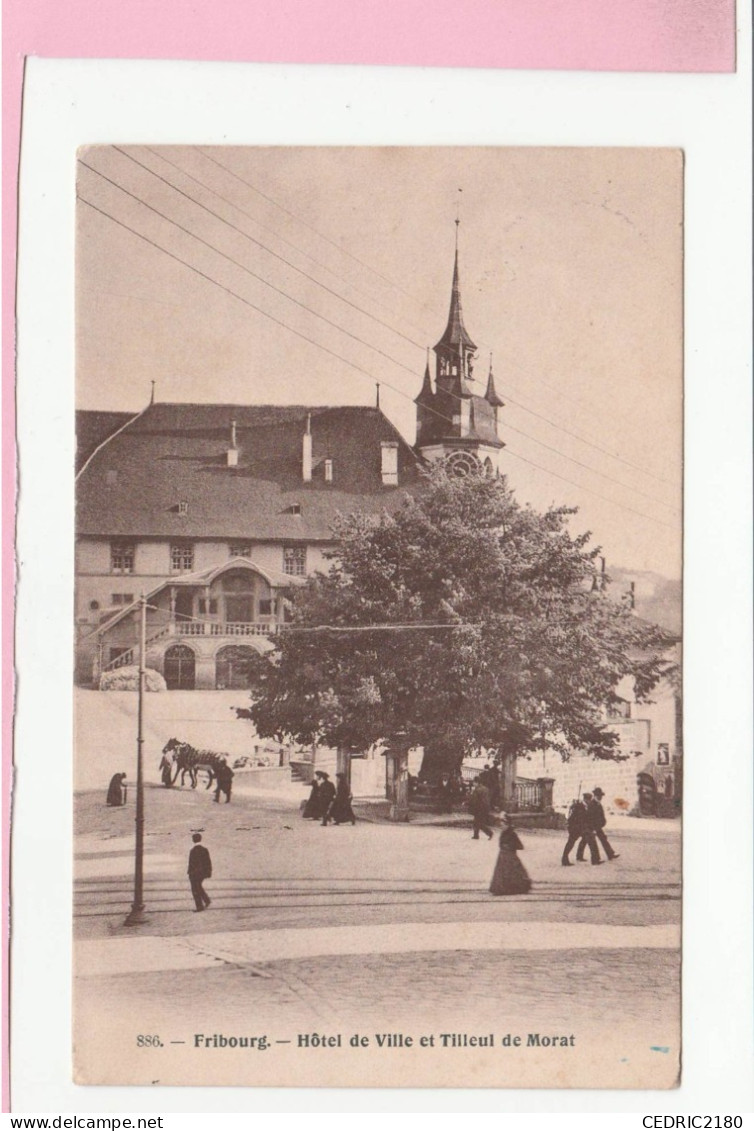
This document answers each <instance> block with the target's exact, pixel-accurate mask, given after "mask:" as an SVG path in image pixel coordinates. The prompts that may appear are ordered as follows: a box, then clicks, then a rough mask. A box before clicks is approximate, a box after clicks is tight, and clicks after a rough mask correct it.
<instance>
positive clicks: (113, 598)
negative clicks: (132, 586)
mask: <svg viewBox="0 0 754 1131" xmlns="http://www.w3.org/2000/svg"><path fill="white" fill-rule="evenodd" d="M133 600H134V595H133V593H111V594H110V604H111V605H132V604H133Z"/></svg>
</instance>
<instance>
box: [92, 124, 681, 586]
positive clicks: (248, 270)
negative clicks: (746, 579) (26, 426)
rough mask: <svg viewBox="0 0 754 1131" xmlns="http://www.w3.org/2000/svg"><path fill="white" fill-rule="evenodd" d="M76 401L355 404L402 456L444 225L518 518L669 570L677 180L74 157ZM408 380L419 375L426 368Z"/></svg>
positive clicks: (212, 154)
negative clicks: (556, 522) (388, 429)
mask: <svg viewBox="0 0 754 1131" xmlns="http://www.w3.org/2000/svg"><path fill="white" fill-rule="evenodd" d="M77 187H78V195H79V205H78V212H77V248H76V255H77V298H76V302H77V358H76V369H77V405H78V407H80V408H87V409H103V410H104V409H107V410H128V411H138V410H139V409H141V408H143V407H144V405H145V404H146V403H147V402H148V400H149V398H150V395H151V390H152V384H151V383H152V382H154V383H155V398H156V399H157V400H159V401H207V402H216V403H229V404H264V403H267V404H273V403H274V404H291V403H296V404H320V405H321V404H374V403H375V396H376V389H375V385H376V383H377V382H379V384H380V404H381V407H382V409H383V411H384V412H385V413H386V415H387V416H389V417H390V419H391V420H392V421H393V422H394V423H395V424H396V426H397V427H398V428H399V429H400V430H401V432H402V433H403V435H404V436H405V437H406V439H407V440H408V441H409V442H410V443H413V442H414V439H415V418H416V417H415V406H414V404H413V398H414V397H415V396H416V394H417V393H418V391H419V388H420V386H421V380H422V374H423V371H424V365H425V361H426V349H427V347H428V346H429V347H431V346H433V345H434V344H435V343H436V342H437V340H438V339H439V338H440V336H441V334H442V332H443V330H444V328H445V323H446V320H447V314H448V304H449V299H450V286H451V275H452V268H453V254H454V241H455V234H456V227H455V223H454V221H455V219H456V218H457V216H460V227H459V255H460V275H461V293H462V302H463V310H464V319H465V323H466V328H467V330H468V331H469V333H470V334H471V336H472V338H473V339H474V341H475V342H476V344H477V346H478V347H479V356H478V359H477V363H476V369H475V376H476V377H478V379H479V381H480V383H481V384H480V385H479V386H477V389H476V391H477V392H480V393H481V392H483V391H484V384H485V383H486V376H487V371H488V368H489V363H490V355H492V360H493V365H494V373H495V381H496V385H497V389H498V392H499V393H500V395H501V396H502V398H503V400H504V401H505V407H504V408H503V409H502V410H501V421H502V428H501V436H502V438H503V440H504V441H505V444H506V448H505V450H504V454H503V468H504V470H505V472H506V473H507V475H508V478H509V481H510V484H511V486H512V487H513V488H514V489H515V490H516V493H517V495H518V497H519V499H520V500H521V501H522V502H524V503H530V504H531V505H533V506H535V507H537V508H540V509H541V508H543V507H546V506H548V505H550V504H553V503H554V504H556V505H569V506H575V507H578V514H577V515H576V516H574V518H572V519H571V529H572V530H573V531H574V532H582V531H584V530H589V531H591V532H592V535H593V544H599V545H600V546H602V548H603V551H604V553H605V556H606V558H607V562H608V570H609V568H610V565H611V563H612V564H613V565H614V566H616V567H622V568H624V569H629V570H635V571H654V572H657V573H660V574H663V575H664V576H666V577H670V578H678V577H680V570H681V516H680V507H681V474H682V364H683V356H682V349H683V329H682V318H683V308H682V278H683V250H682V239H683V165H682V155H681V153H680V151H677V150H671V149H611V148H601V149H596V148H595V149H589V148H585V149H540V148H517V149H505V148H386V149H373V148H358V147H353V148H337V149H336V148H326V147H302V148H295V147H282V148H253V147H249V148H233V147H167V146H162V147H146V146H127V147H123V148H122V149H117V148H116V147H109V146H97V147H90V148H86V149H82V150H81V151H80V152H79V169H78V182H77ZM433 372H434V369H433Z"/></svg>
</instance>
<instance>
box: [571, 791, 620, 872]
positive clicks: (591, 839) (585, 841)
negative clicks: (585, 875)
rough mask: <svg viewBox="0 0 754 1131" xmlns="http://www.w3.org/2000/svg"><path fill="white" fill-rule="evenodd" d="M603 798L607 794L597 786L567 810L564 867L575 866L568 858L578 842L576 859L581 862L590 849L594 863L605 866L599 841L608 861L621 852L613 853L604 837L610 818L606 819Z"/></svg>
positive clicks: (614, 858) (615, 857) (615, 858)
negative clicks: (598, 845)
mask: <svg viewBox="0 0 754 1131" xmlns="http://www.w3.org/2000/svg"><path fill="white" fill-rule="evenodd" d="M604 796H605V794H604V793H603V791H602V790H601V789H600V787H599V786H595V788H594V789H593V790H592V792H591V793H585V794H583V797H582V798H581V799H579V798H577V799H576V800H575V801H574V802H573V803H572V804H571V808H570V810H569V811H568V840H567V841H566V844H565V848H564V849H563V856H562V859H561V861H560V862H561V864H562V865H563V867H564V868H570V867H572V864H571V861H570V860H569V858H568V857H569V853H570V851H571V849H572V848H573V846H574V845H575V844H576V841H578V842H579V846H578V848H577V849H576V859H577V860H579V861H582V860H583V859H584V853H585V852H586V850H587V848H588V849H589V856H590V859H591V862H592V864H604V862H605V861H604V860H602V858H601V857H600V850H599V848H598V847H597V841H599V842H600V844H601V845H602V848H603V850H604V853H605V856H606V858H607V859H608V860H617V858H618V853H617V852H615V851H614V850H613V847H612V845H611V844H610V841H609V840H608V839H607V836H606V835H605V825H606V824H607V819H606V817H605V810H604V809H603V807H602V798H603V797H604Z"/></svg>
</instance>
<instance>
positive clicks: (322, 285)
mask: <svg viewBox="0 0 754 1131" xmlns="http://www.w3.org/2000/svg"><path fill="white" fill-rule="evenodd" d="M113 149H115V150H117V152H118V153H121V154H122V155H123V156H124V157H127V158H128V160H129V161H133V163H134V164H135V165H138V166H139V168H140V169H144V170H145V171H146V172H147V173H151V175H152V176H153V177H157V179H158V180H160V181H162V183H163V184H165V185H167V186H168V187H169V188H171V189H172V190H173V191H174V192H177V193H179V194H180V195H181V196H183V197H185V198H186V200H190V201H191V203H192V204H195V205H196V206H197V208H202V209H204V211H205V212H208V213H209V215H210V216H214V218H215V219H216V220H219V221H220V222H221V223H222V224H227V226H228V227H229V228H232V229H233V231H234V232H238V234H239V236H243V238H244V239H245V240H248V241H249V242H250V243H253V244H256V246H257V247H261V248H262V250H263V251H266V252H267V254H268V255H271V256H273V257H274V258H275V259H279V260H280V262H281V263H284V264H285V265H286V267H290V269H291V270H292V271H295V272H296V273H297V274H299V275H303V277H304V278H305V279H308V280H309V282H311V283H314V284H315V286H317V287H320V288H321V289H322V290H323V291H326V292H327V293H328V294H329V295H333V297H334V298H337V299H338V300H339V301H340V302H344V303H345V304H346V305H347V306H350V307H351V308H352V309H353V310H356V311H358V312H359V314H364V315H365V316H366V317H367V318H371V319H372V321H373V322H377V323H378V324H379V325H380V326H384V327H385V329H386V330H390V331H391V333H393V334H397V335H398V337H400V338H403V340H404V341H406V342H408V343H409V344H410V345H412V346H416V348H417V349H420V350H422V352H423V351H424V349H425V348H426V347H425V346H424V345H423V344H422V343H421V342H417V341H415V340H414V339H413V338H409V337H408V336H407V335H406V334H404V333H402V332H401V331H400V330H398V329H396V327H395V326H391V325H390V323H389V322H383V320H382V319H381V318H378V317H377V316H376V315H375V314H372V312H371V311H369V310H365V309H364V308H363V307H362V306H359V305H358V304H357V303H355V302H351V300H350V299H348V298H346V297H345V295H342V294H340V293H339V292H338V291H334V290H333V289H332V287H328V286H326V285H325V283H321V282H320V281H319V279H316V278H315V277H314V275H310V274H309V272H308V271H304V270H303V268H302V267H298V266H297V265H296V264H295V263H291V261H290V259H286V258H285V256H284V255H280V254H279V253H278V252H277V251H273V250H272V248H271V247H268V246H267V244H265V243H262V241H261V240H258V239H256V238H255V237H254V236H251V235H249V233H248V232H245V231H244V230H243V228H239V227H238V225H237V224H234V223H233V221H232V220H228V219H226V218H225V216H221V215H220V214H219V212H215V211H214V209H212V208H210V207H209V206H208V205H206V204H203V203H202V201H201V200H197V199H196V197H194V196H191V194H190V193H187V192H185V191H184V190H183V189H182V188H179V187H178V185H175V184H173V182H172V181H169V180H168V179H167V178H166V177H163V176H161V175H160V173H158V172H156V170H154V169H150V167H149V165H145V164H144V162H143V161H139V160H138V158H136V157H134V156H133V154H132V153H127V152H126V150H125V149H121V148H120V146H119V145H114V146H113ZM165 160H167V158H165ZM170 164H172V162H170ZM87 168H89V169H90V168H92V166H91V165H87ZM94 171H95V172H99V170H97V169H95V170H94ZM101 175H102V174H101ZM194 179H195V178H194ZM199 183H201V182H199ZM121 187H122V186H121V185H118V188H121ZM204 187H205V188H206V186H204ZM124 191H127V190H124ZM209 191H210V192H211V191H212V190H211V189H210V190H209ZM216 195H219V194H216ZM137 199H139V200H141V197H138V198H137ZM220 199H221V200H222V199H224V198H223V197H220ZM142 203H146V202H145V201H142ZM148 207H149V206H148ZM231 207H235V206H234V205H231ZM171 223H175V221H171ZM191 234H193V233H191ZM412 372H413V370H412Z"/></svg>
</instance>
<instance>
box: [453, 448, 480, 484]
mask: <svg viewBox="0 0 754 1131" xmlns="http://www.w3.org/2000/svg"><path fill="white" fill-rule="evenodd" d="M445 466H446V468H447V469H448V473H449V474H450V475H457V476H458V478H459V479H463V478H465V477H466V476H467V475H481V474H482V465H481V463H480V462H479V460H478V459H477V457H476V456H475V455H474V454H473V453H472V452H451V453H450V455H449V456H448V457H447V458H446V460H445Z"/></svg>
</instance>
